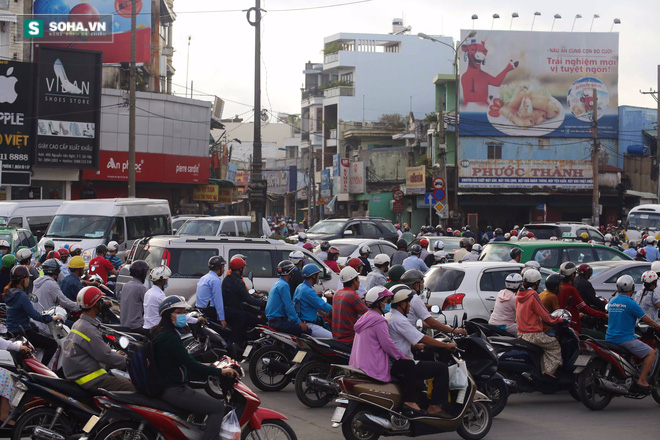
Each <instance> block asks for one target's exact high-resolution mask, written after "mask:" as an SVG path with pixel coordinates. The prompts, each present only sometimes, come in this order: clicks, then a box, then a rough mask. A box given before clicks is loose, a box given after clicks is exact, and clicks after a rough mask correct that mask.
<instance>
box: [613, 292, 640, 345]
mask: <svg viewBox="0 0 660 440" xmlns="http://www.w3.org/2000/svg"><path fill="white" fill-rule="evenodd" d="M607 312H608V315H609V319H608V326H607V335H606V337H605V339H606V340H608V341H610V342H614V343H615V344H622V343H624V342H628V341H632V340H633V339H635V323H636V322H637V320H638V319H639V318H641V317H642V316H644V315H645V313H644V310H642V308H641V307H640V306H639V304H637V303H636V302H635V300H633V299H632V298H631V297H629V296H627V295H617V296H616V297H615V298H614V299H612V301H610V303H609V307H608V309H607Z"/></svg>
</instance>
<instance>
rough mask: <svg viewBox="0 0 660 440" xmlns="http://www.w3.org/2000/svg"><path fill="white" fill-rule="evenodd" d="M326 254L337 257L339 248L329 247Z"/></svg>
mask: <svg viewBox="0 0 660 440" xmlns="http://www.w3.org/2000/svg"><path fill="white" fill-rule="evenodd" d="M328 253H329V254H337V255H339V248H338V247H337V246H330V249H328Z"/></svg>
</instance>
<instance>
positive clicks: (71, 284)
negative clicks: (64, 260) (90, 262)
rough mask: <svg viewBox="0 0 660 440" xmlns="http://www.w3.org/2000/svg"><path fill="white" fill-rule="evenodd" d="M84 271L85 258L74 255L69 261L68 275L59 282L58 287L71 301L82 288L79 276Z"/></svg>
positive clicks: (75, 298) (74, 299)
mask: <svg viewBox="0 0 660 440" xmlns="http://www.w3.org/2000/svg"><path fill="white" fill-rule="evenodd" d="M84 273H85V260H84V259H83V257H81V256H75V257H73V258H72V259H71V261H69V275H67V276H66V277H65V278H64V279H63V280H62V282H61V283H60V289H61V290H62V293H63V294H64V296H66V297H67V298H69V299H70V300H72V301H76V300H77V298H78V292H80V290H81V289H82V288H83V285H82V282H81V281H80V278H82V276H83V274H84Z"/></svg>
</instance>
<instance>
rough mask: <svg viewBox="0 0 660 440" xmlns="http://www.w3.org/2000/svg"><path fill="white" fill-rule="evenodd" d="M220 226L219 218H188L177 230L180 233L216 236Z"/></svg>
mask: <svg viewBox="0 0 660 440" xmlns="http://www.w3.org/2000/svg"><path fill="white" fill-rule="evenodd" d="M219 226H220V222H219V221H217V220H188V221H187V222H185V223H184V224H183V226H181V227H180V228H179V230H178V231H177V234H178V235H205V236H214V235H216V231H217V230H218V227H219Z"/></svg>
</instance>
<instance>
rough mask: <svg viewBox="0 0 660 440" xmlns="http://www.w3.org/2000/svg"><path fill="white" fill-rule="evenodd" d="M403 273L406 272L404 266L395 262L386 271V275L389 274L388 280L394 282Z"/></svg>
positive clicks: (397, 280) (396, 281)
mask: <svg viewBox="0 0 660 440" xmlns="http://www.w3.org/2000/svg"><path fill="white" fill-rule="evenodd" d="M404 273H406V268H405V267H403V266H402V265H400V264H395V265H394V266H392V267H390V270H389V271H387V275H389V277H390V280H392V281H393V282H395V283H398V282H399V280H400V279H401V276H402V275H403V274H404Z"/></svg>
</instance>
